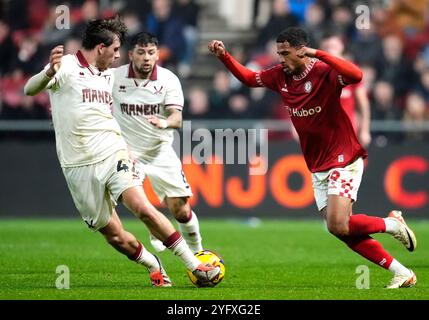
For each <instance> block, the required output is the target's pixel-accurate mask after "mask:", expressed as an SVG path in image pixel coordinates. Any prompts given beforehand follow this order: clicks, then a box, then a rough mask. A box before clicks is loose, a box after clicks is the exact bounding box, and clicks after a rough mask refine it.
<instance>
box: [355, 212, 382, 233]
mask: <svg viewBox="0 0 429 320" xmlns="http://www.w3.org/2000/svg"><path fill="white" fill-rule="evenodd" d="M380 232H386V224H385V223H384V219H383V218H379V217H372V216H367V215H365V214H354V215H352V216H350V219H349V236H362V235H368V234H372V233H380Z"/></svg>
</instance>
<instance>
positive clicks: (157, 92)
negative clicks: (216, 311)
mask: <svg viewBox="0 0 429 320" xmlns="http://www.w3.org/2000/svg"><path fill="white" fill-rule="evenodd" d="M153 88H154V89H155V92H154V93H155V94H162V89H163V88H164V86H161V88H159V89H158V88H157V87H155V86H153Z"/></svg>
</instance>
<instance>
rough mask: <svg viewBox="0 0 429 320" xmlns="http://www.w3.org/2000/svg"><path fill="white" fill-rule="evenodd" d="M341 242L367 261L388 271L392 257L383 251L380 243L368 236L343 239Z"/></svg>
mask: <svg viewBox="0 0 429 320" xmlns="http://www.w3.org/2000/svg"><path fill="white" fill-rule="evenodd" d="M341 240H343V241H344V242H345V243H346V244H347V245H348V246H349V247H350V249H352V250H353V251H355V252H356V253H358V254H360V255H361V256H362V257H364V258H366V259H368V260H369V261H371V262H373V263H375V264H378V265H379V266H381V267H383V268H384V269H389V267H390V265H391V263H392V261H393V257H392V256H391V255H389V254H388V253H387V252H386V250H384V249H383V247H382V245H381V244H380V242H378V241H377V240H374V239H373V238H371V237H370V236H368V235H366V236H360V237H350V236H348V237H343V238H342V239H341Z"/></svg>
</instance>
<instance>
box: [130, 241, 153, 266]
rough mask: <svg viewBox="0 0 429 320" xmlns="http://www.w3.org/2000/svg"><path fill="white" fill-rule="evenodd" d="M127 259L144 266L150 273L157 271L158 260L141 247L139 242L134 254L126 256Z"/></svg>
mask: <svg viewBox="0 0 429 320" xmlns="http://www.w3.org/2000/svg"><path fill="white" fill-rule="evenodd" d="M128 259H130V260H133V261H135V262H137V263H139V264H142V265H144V266H145V267H146V268H148V270H149V272H150V273H152V272H154V271H156V270H159V263H158V260H156V258H155V256H154V255H153V254H152V253H150V252H149V251H148V250H146V249H145V248H144V247H143V245H142V244H141V243H140V241H139V245H138V247H137V250H136V252H135V253H134V254H133V255H131V256H128Z"/></svg>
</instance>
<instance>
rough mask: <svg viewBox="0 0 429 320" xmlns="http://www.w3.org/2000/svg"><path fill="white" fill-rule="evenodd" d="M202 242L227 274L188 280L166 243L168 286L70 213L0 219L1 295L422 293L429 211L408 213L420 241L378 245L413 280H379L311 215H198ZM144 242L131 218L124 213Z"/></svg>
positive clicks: (428, 269)
mask: <svg viewBox="0 0 429 320" xmlns="http://www.w3.org/2000/svg"><path fill="white" fill-rule="evenodd" d="M200 222H201V229H202V234H203V238H204V244H205V247H206V248H207V249H213V250H216V251H218V252H219V253H220V254H221V255H222V257H223V259H224V260H225V265H226V276H225V279H224V280H223V282H222V283H220V284H219V285H218V286H217V287H215V288H196V287H194V286H193V285H192V283H191V282H190V281H189V279H188V277H187V275H186V272H185V270H184V267H183V265H182V264H181V263H180V261H179V260H178V258H176V257H174V256H173V255H172V254H171V253H170V252H162V253H160V254H159V256H160V257H161V259H162V260H163V263H164V265H165V268H166V270H167V272H168V273H169V275H170V277H171V278H172V280H173V285H174V287H172V288H152V287H151V286H150V282H149V277H148V274H147V271H146V269H144V268H143V267H142V266H140V265H137V264H135V263H132V262H130V261H129V260H128V259H127V258H125V257H124V256H122V255H121V254H119V253H117V252H116V251H115V250H113V249H112V248H111V247H110V246H108V245H107V244H106V243H105V240H104V239H103V238H102V236H101V235H100V234H98V233H93V232H91V231H89V230H88V229H87V228H86V226H85V224H84V223H83V222H81V221H80V219H79V218H76V219H71V220H24V219H20V220H1V221H0V257H1V263H0V287H1V290H0V299H85V300H86V299H144V300H151V299H159V300H163V299H171V300H177V299H180V300H181V299H184V300H188V299H192V300H198V299H204V300H212V299H214V300H217V299H232V300H240V299H250V300H264V299H275V300H277V299H281V300H288V299H294V300H297V299H389V300H390V299H398V300H406V299H425V300H427V299H429V250H428V244H429V232H428V230H429V221H411V222H409V224H410V226H411V227H412V228H413V229H414V231H415V233H416V236H417V239H418V241H419V243H418V248H417V250H416V252H414V253H409V252H408V251H407V250H406V249H405V248H404V247H403V246H402V245H401V244H400V243H399V242H397V241H396V240H395V239H393V238H392V237H391V236H390V235H388V234H378V235H375V238H376V239H378V240H380V241H381V243H382V244H383V245H384V247H385V248H386V249H388V251H389V252H390V253H391V254H392V255H393V256H394V257H395V258H396V259H398V260H399V261H400V262H403V263H404V264H405V265H407V266H409V267H411V268H412V269H413V270H414V271H415V273H416V274H417V278H418V283H417V286H415V287H413V288H407V289H400V290H386V289H384V288H383V287H384V285H386V284H387V283H388V282H389V281H390V279H391V273H390V272H389V271H386V270H384V269H382V268H380V267H377V266H376V265H373V264H372V263H370V262H368V261H367V260H364V259H363V258H361V257H360V256H358V255H357V254H356V253H354V252H352V251H351V250H349V249H348V248H347V247H346V246H345V245H344V244H343V243H341V242H340V241H339V240H336V239H335V238H334V237H333V236H331V235H330V234H329V233H328V232H327V231H326V230H325V227H324V225H323V224H322V222H321V221H318V220H304V221H296V220H295V221H291V220H262V221H261V223H260V224H259V225H258V226H254V225H252V224H246V223H244V222H241V221H238V220H221V221H215V220H207V219H200ZM123 223H124V226H125V227H126V229H128V230H129V231H131V232H133V233H134V234H135V235H136V236H138V238H140V240H142V242H143V243H144V244H145V245H146V246H147V247H148V248H149V249H150V250H151V251H153V250H152V247H150V244H149V241H148V233H147V231H146V229H145V227H144V225H143V224H141V223H140V222H139V221H137V220H126V219H125V220H124V221H123ZM59 265H66V266H68V268H69V270H70V289H68V290H65V289H63V290H59V289H57V288H56V286H55V281H56V279H57V277H58V276H59V274H57V273H56V268H57V266H59ZM360 265H366V266H368V268H369V285H370V288H369V289H357V288H356V281H357V279H358V277H359V276H361V275H362V274H360V273H356V269H357V267H358V266H360Z"/></svg>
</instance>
